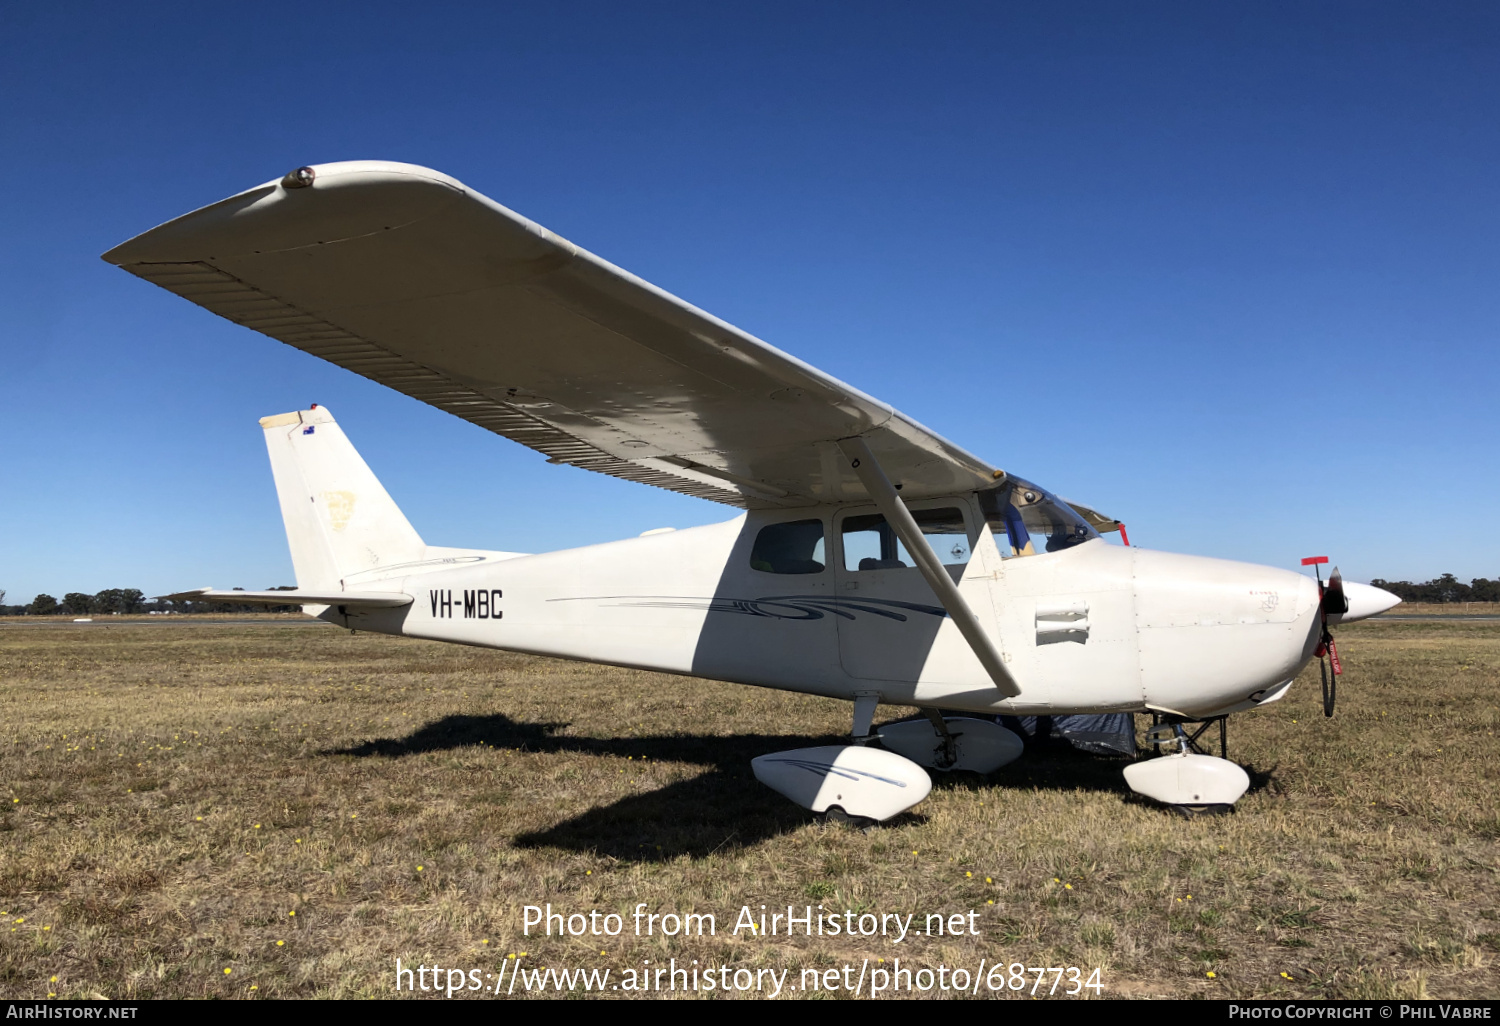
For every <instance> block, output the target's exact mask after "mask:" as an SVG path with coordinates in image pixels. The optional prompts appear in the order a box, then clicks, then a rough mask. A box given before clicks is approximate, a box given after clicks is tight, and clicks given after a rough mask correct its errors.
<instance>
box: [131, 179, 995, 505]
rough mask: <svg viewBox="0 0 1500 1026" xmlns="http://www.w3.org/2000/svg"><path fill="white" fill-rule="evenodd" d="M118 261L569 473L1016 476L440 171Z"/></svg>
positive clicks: (940, 491)
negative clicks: (857, 456)
mask: <svg viewBox="0 0 1500 1026" xmlns="http://www.w3.org/2000/svg"><path fill="white" fill-rule="evenodd" d="M104 259H105V260H107V261H109V262H110V263H113V264H117V265H119V266H121V267H123V268H125V269H126V270H128V271H130V272H131V273H133V274H137V275H139V276H140V277H142V278H145V279H146V280H147V281H150V282H152V283H154V284H156V285H160V286H161V287H162V288H165V289H168V290H170V291H172V292H175V293H177V294H178V295H180V296H183V297H184V298H187V299H190V300H192V301H193V302H194V303H197V304H198V305H200V306H202V307H204V308H206V309H208V310H211V311H213V312H214V313H216V314H219V315H220V316H222V317H226V318H228V319H229V320H231V321H234V322H235V323H237V324H243V325H245V326H246V327H250V328H254V329H255V330H257V331H260V332H262V333H264V334H266V335H270V336H271V337H272V338H275V339H279V340H281V341H282V342H285V343H287V344H288V345H292V346H295V347H297V348H298V349H301V350H303V351H305V352H308V353H312V354H313V355H314V356H319V357H322V358H323V359H325V360H329V361H331V362H333V363H336V364H338V365H339V366H341V367H346V368H348V369H349V370H352V371H354V372H356V373H358V374H362V375H364V376H365V377H367V378H370V379H372V380H374V381H378V382H380V383H382V384H384V385H389V386H390V387H392V388H395V389H397V390H399V391H401V392H404V393H406V394H407V395H410V396H412V397H414V398H416V399H420V400H422V401H423V402H426V403H429V404H431V405H433V406H436V407H438V408H439V409H443V410H446V411H448V412H449V413H452V414H455V415H457V416H459V417H462V418H464V419H465V420H468V421H470V422H472V423H474V424H477V425H479V426H480V427H483V428H486V429H488V430H490V431H494V432H495V433H497V434H500V435H504V436H505V437H507V438H510V439H513V440H514V441H517V442H520V443H521V444H523V445H527V446H530V447H531V448H533V449H536V450H538V451H539V452H542V453H544V454H545V455H547V456H548V457H549V459H550V460H551V461H552V462H554V463H567V464H571V465H574V466H578V467H584V468H586V469H588V470H595V471H599V472H601V473H605V474H610V475H613V476H615V477H621V478H626V479H629V480H632V481H641V482H644V483H646V484H651V485H656V486H658V487H662V488H668V489H671V490H673V491H677V492H684V493H686V494H688V495H696V496H699V497H701V498H705V499H712V500H714V501H716V502H723V503H727V504H729V505H732V506H739V507H741V508H765V507H777V506H803V505H811V504H814V503H818V502H829V501H839V500H841V499H847V498H859V497H863V496H864V495H865V491H864V488H863V486H862V485H861V484H860V482H859V479H858V478H857V477H856V476H855V474H854V473H853V472H852V471H851V470H850V469H849V467H848V463H847V461H846V460H845V459H843V458H842V457H841V456H840V453H839V450H838V448H837V446H836V444H835V443H836V442H837V441H838V440H839V439H847V438H852V437H855V436H862V437H863V438H864V439H865V440H866V442H867V443H868V445H869V447H870V450H871V451H872V452H873V453H874V454H875V456H876V458H877V459H878V460H879V462H880V463H881V465H882V466H883V467H884V469H885V471H886V473H887V475H888V476H889V477H890V479H891V480H892V481H893V482H895V483H896V484H898V485H899V486H900V487H901V488H902V495H904V496H905V497H907V498H920V497H922V496H935V495H948V494H953V493H955V492H961V491H968V490H972V489H974V488H978V487H985V486H987V485H989V484H992V483H993V481H994V479H995V478H999V477H1002V476H1003V474H1002V473H1001V472H1000V471H998V470H996V469H995V468H994V467H992V466H991V465H990V464H988V463H986V462H984V461H983V460H980V459H979V458H977V457H975V456H973V455H971V454H970V453H968V452H965V451H964V450H963V449H960V448H959V447H957V446H955V445H953V444H952V443H951V442H948V441H947V440H945V439H943V438H941V437H939V436H938V435H936V434H934V433H933V432H932V431H930V430H928V429H927V428H925V427H923V426H922V425H920V424H918V423H916V422H915V421H913V420H911V419H910V418H908V417H905V416H903V415H902V414H900V413H899V412H897V411H896V410H894V409H892V408H891V407H889V406H887V405H886V404H884V403H882V402H879V401H877V400H875V399H873V398H871V397H870V396H868V395H865V394H864V393H862V392H860V391H858V390H857V389H855V388H852V387H850V386H849V385H846V384H844V383H843V382H841V381H838V380H836V379H834V378H832V377H829V376H828V375H827V374H824V373H822V372H821V371H819V370H817V369H816V368H813V367H810V366H808V365H807V364H805V363H803V362H801V361H800V360H797V359H795V358H794V357H791V356H789V355H787V354H786V353H783V352H781V351H780V350H779V349H776V348H774V347H772V346H770V345H767V344H766V343H764V342H762V341H760V340H759V339H757V338H754V337H753V336H751V335H748V334H746V333H745V332H742V331H740V330H739V329H737V328H734V327H732V326H731V325H729V324H726V323H724V322H723V321H721V320H718V319H717V318H715V317H712V316H710V315H709V314H707V313H704V312H703V311H702V310H699V309H697V308H696V307H694V306H691V305H689V304H688V303H685V302H683V301H682V300H680V299H678V298H676V297H675V296H672V295H670V294H668V293H666V292H664V291H662V290H661V289H658V288H656V287H655V286H653V285H650V284H648V283H647V282H644V281H642V280H641V279H639V278H637V277H635V276H634V275H632V274H629V273H628V272H626V271H624V270H621V269H620V268H618V267H616V266H614V265H613V264H610V263H608V262H606V261H604V260H601V259H600V258H599V257H596V256H594V255H593V254H592V253H589V252H587V251H585V250H582V249H580V248H579V247H577V246H575V245H573V244H572V243H570V242H568V241H567V240H565V239H563V238H560V237H559V236H557V235H555V234H553V233H552V232H549V231H547V230H546V229H545V228H542V227H541V226H540V225H537V224H534V223H533V222H531V221H528V220H527V219H526V218H524V217H521V216H520V215H519V214H516V213H514V212H513V211H510V210H507V209H506V208H505V207H502V206H500V205H499V204H498V203H495V202H494V201H493V200H490V199H488V198H486V197H484V196H482V195H480V194H479V193H477V192H475V191H473V190H472V189H469V188H466V187H465V186H464V185H462V184H461V183H460V182H457V181H455V180H454V179H452V178H449V177H448V176H446V175H443V174H440V173H438V172H436V171H431V170H428V169H427V168H423V167H417V166H415V165H411V164H396V163H388V162H382V161H350V162H345V163H336V164H322V165H317V166H314V167H311V168H299V169H298V170H297V171H294V172H292V173H291V174H289V175H287V176H286V178H284V179H281V180H279V181H273V182H267V183H266V184H264V185H261V186H258V187H256V188H254V189H250V190H248V191H246V192H242V193H240V194H239V195H237V196H232V197H230V198H229V199H226V200H223V201H221V202H219V203H216V204H213V205H212V206H208V207H204V208H203V209H201V210H197V211H194V212H193V213H190V214H186V215H184V216H182V217H179V218H177V219H176V220H173V221H169V222H168V223H166V224H164V225H161V226H160V227H158V228H155V229H153V230H151V231H149V232H146V233H145V234H144V235H140V236H137V237H136V238H134V239H131V240H130V241H129V242H126V243H124V244H123V245H120V246H118V247H116V248H115V249H112V250H110V251H109V252H108V253H106V254H104Z"/></svg>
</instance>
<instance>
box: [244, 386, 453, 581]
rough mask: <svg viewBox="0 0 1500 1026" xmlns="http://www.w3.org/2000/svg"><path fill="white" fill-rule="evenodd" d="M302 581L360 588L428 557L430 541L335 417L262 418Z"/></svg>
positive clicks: (315, 411)
mask: <svg viewBox="0 0 1500 1026" xmlns="http://www.w3.org/2000/svg"><path fill="white" fill-rule="evenodd" d="M260 426H261V427H262V428H264V429H265V433H266V449H267V450H268V451H269V452H270V454H271V473H272V474H273V475H274V476H275V478H276V494H277V496H278V497H279V498H280V499H281V517H282V520H283V521H284V522H285V523H286V538H287V543H288V544H289V545H290V546H291V550H292V567H293V569H295V570H296V573H297V587H298V588H302V589H317V588H324V589H327V588H333V589H340V590H342V589H351V590H358V589H360V588H361V587H364V586H367V585H368V583H369V582H372V581H377V580H380V579H382V578H384V577H388V576H394V575H397V574H399V573H401V571H400V570H399V569H397V568H398V567H400V566H402V565H404V564H409V563H412V562H414V561H417V560H420V559H422V558H423V557H424V556H425V555H426V549H427V547H426V545H424V544H423V542H422V539H421V538H420V537H418V536H417V532H416V531H415V530H413V529H412V526H411V524H410V523H408V522H407V519H406V517H405V516H404V515H403V514H402V512H401V510H400V509H398V508H397V507H396V504H395V502H393V501H392V500H391V497H390V495H389V494H387V492H386V490H385V488H384V487H382V486H381V484H380V482H379V481H378V480H376V478H375V475H374V474H373V473H371V472H370V468H369V467H368V466H367V465H366V464H365V461H364V460H363V459H361V458H360V455H359V453H358V452H356V451H355V450H354V446H353V445H351V444H350V442H349V439H348V438H347V437H345V435H344V432H343V431H342V430H341V429H340V428H339V426H338V424H336V423H335V422H334V419H333V415H332V414H331V413H329V412H328V411H327V410H325V409H322V408H321V407H318V406H314V407H313V408H312V409H310V410H301V411H298V412H296V413H282V414H278V415H277V416H274V417H263V418H262V419H261V422H260Z"/></svg>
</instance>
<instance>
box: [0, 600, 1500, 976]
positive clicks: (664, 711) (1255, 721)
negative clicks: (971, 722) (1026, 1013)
mask: <svg viewBox="0 0 1500 1026" xmlns="http://www.w3.org/2000/svg"><path fill="white" fill-rule="evenodd" d="M232 619H233V620H236V621H239V622H237V623H230V624H224V625H214V626H208V625H204V624H203V622H202V621H199V622H197V623H194V624H187V623H181V622H177V623H162V622H146V623H130V622H126V621H124V620H116V619H112V620H110V621H107V622H105V621H101V622H99V623H95V624H92V625H77V626H75V625H71V624H66V625H65V624H29V625H28V624H21V623H17V624H7V625H5V626H4V627H0V802H3V808H0V912H3V913H4V915H3V916H0V920H3V923H4V929H3V930H0V997H7V998H40V997H46V996H47V995H49V994H56V995H58V996H59V997H80V998H81V997H89V996H100V995H104V996H109V997H113V998H151V997H208V996H223V997H238V998H271V997H285V996H320V997H355V996H390V995H392V994H393V989H392V988H393V985H394V973H393V970H394V967H395V960H396V959H397V958H398V957H399V958H401V959H402V960H403V963H404V964H405V965H408V966H409V965H411V964H414V963H427V964H431V963H439V964H441V965H443V966H444V967H445V968H446V967H449V966H453V967H460V968H464V969H477V970H480V971H481V972H488V973H495V972H499V971H501V970H502V969H503V968H505V967H508V966H510V965H512V964H514V959H512V958H511V956H513V955H520V954H521V953H523V952H524V953H525V954H524V964H526V965H529V966H533V967H544V966H549V967H610V968H612V969H614V970H615V971H616V972H618V971H620V970H623V969H624V968H626V967H631V966H640V965H641V964H642V963H643V962H644V961H645V960H647V959H649V960H651V962H652V964H654V965H657V964H660V962H661V960H664V959H671V958H676V959H677V960H678V962H679V964H681V963H682V962H684V961H685V960H686V961H691V960H692V959H695V958H696V959H699V960H700V962H701V963H702V964H703V965H708V964H710V963H712V964H719V963H727V964H729V965H731V966H734V967H743V968H750V969H755V968H775V969H777V970H780V969H786V968H789V969H791V970H792V973H791V975H790V979H791V980H792V981H796V980H797V979H798V978H799V973H800V971H801V970H802V969H804V968H809V967H818V968H823V967H830V966H840V965H842V964H844V963H846V962H847V963H852V964H854V965H855V966H858V965H860V964H861V963H862V961H863V960H864V959H865V958H869V959H870V961H871V964H872V965H876V964H878V963H876V962H875V959H877V958H884V959H886V960H887V963H889V961H890V960H891V959H892V958H894V957H897V956H899V957H901V958H902V959H903V961H905V962H907V964H908V965H926V966H931V967H936V966H937V965H938V963H945V964H946V965H948V966H950V967H952V966H966V967H968V968H970V969H973V968H974V967H975V966H976V965H977V963H978V962H979V960H980V959H981V958H985V959H988V960H989V961H990V962H994V961H996V960H999V961H1001V962H1005V963H1009V962H1013V961H1020V962H1024V963H1026V964H1027V965H1036V966H1080V967H1085V968H1086V969H1087V968H1092V967H1096V966H1097V967H1100V968H1101V969H1102V974H1101V978H1102V981H1103V984H1104V994H1105V996H1151V995H1177V996H1209V997H1266V998H1272V997H1400V996H1406V997H1417V996H1429V997H1494V996H1495V995H1497V994H1500V900H1497V898H1500V884H1497V879H1496V872H1497V869H1500V812H1497V809H1500V803H1497V798H1496V785H1497V781H1500V770H1497V755H1500V744H1497V740H1496V737H1495V732H1496V730H1497V720H1500V716H1497V709H1496V694H1497V690H1500V623H1484V622H1446V623H1445V622H1437V623H1434V622H1395V623H1393V622H1386V623H1381V622H1375V623H1371V624H1361V625H1355V626H1351V627H1348V628H1345V629H1344V630H1343V631H1342V632H1341V633H1340V642H1341V646H1340V650H1341V653H1342V654H1343V656H1344V660H1345V665H1346V669H1347V673H1346V675H1345V677H1344V678H1343V685H1342V688H1341V705H1340V708H1339V710H1338V713H1337V715H1336V717H1335V718H1334V719H1332V720H1325V719H1324V718H1323V716H1322V714H1321V712H1320V710H1319V708H1318V685H1317V668H1316V666H1314V667H1313V668H1312V671H1311V674H1310V675H1304V678H1303V680H1302V681H1301V682H1300V683H1299V685H1298V686H1297V687H1296V688H1294V689H1293V691H1292V693H1291V695H1290V696H1289V697H1288V698H1287V699H1286V700H1284V701H1283V702H1281V703H1279V704H1278V705H1274V706H1271V707H1268V708H1267V709H1264V710H1261V711H1259V712H1257V713H1254V714H1247V715H1243V716H1238V717H1236V718H1235V719H1234V721H1233V722H1232V723H1231V729H1230V743H1231V755H1232V756H1233V757H1234V758H1236V759H1237V760H1238V761H1240V762H1242V763H1244V764H1246V765H1247V766H1248V767H1249V768H1250V769H1251V770H1252V777H1253V779H1254V781H1255V786H1254V789H1253V790H1252V791H1251V793H1250V794H1248V795H1247V796H1246V797H1245V798H1244V800H1243V801H1242V802H1241V803H1240V806H1239V809H1238V811H1237V812H1236V813H1235V814H1233V815H1229V816H1222V817H1213V818H1200V819H1196V820H1184V819H1181V818H1178V817H1176V816H1174V815H1172V814H1169V813H1168V812H1165V811H1163V810H1162V809H1160V808H1158V807H1153V806H1151V805H1149V804H1147V803H1144V802H1141V801H1137V800H1135V799H1133V798H1132V797H1131V796H1130V795H1129V793H1128V792H1127V791H1126V789H1125V787H1124V784H1123V780H1122V778H1121V776H1120V769H1121V765H1122V763H1120V762H1119V761H1111V760H1106V759H1095V758H1091V757H1087V756H1080V755H1075V754H1072V753H1069V752H1043V753H1039V754H1034V755H1028V756H1027V757H1026V758H1024V759H1022V760H1021V761H1020V762H1018V763H1015V764H1013V765H1012V766H1009V767H1006V768H1005V769H1003V770H1001V771H1000V772H999V773H998V774H996V775H994V776H993V777H991V778H986V779H979V778H970V779H952V780H943V781H940V782H939V783H938V784H937V786H936V787H935V789H934V791H933V793H932V795H931V796H930V797H929V798H928V799H927V800H926V801H925V802H923V803H922V804H921V805H919V806H917V808H916V809H915V810H914V811H913V812H912V813H911V814H908V815H907V816H905V817H903V818H902V819H900V820H898V821H896V822H894V823H892V824H890V825H887V826H885V827H883V828H880V829H876V830H874V831H871V832H868V833H866V832H860V831H857V830H853V829H849V828H847V827H839V826H828V827H824V826H821V825H819V824H817V823H815V822H813V821H812V818H811V817H810V815H808V814H806V813H804V812H802V811H801V810H800V809H798V808H796V807H794V806H792V805H791V804H790V803H788V802H786V801H785V800H784V799H782V798H781V797H779V796H778V795H776V794H774V793H772V792H770V791H768V790H766V789H765V788H763V787H761V786H760V785H759V784H757V783H756V782H755V780H754V779H753V777H752V776H751V774H750V768H749V761H750V759H751V757H752V756H754V755H757V754H761V753H764V752H768V751H772V750H775V749H778V748H790V747H795V746H801V745H805V744H812V743H818V742H826V741H832V740H836V738H837V736H838V735H839V734H841V733H842V732H844V731H846V730H847V729H848V724H849V707H848V705H847V704H844V703H837V702H832V701H827V700H822V699H814V698H804V697H798V696H793V695H785V694H780V693H776V692H769V691H760V690H757V689H752V688H745V687H737V686H731V685H727V684H720V683H715V682H710V681H701V680H693V679H682V678H674V677H666V676H659V675H654V674H649V673H638V672H631V671H624V670H616V669H610V668H605V667H595V666H588V665H582V664H570V663H561V662H552V661H548V660H544V659H535V658H529V657H524V656H517V655H510V654H506V653H499V652H489V651H481V650H475V649H464V648H458V647H452V646H447V647H445V646H441V645H436V644H429V643H424V642H417V641H408V640H401V639H393V638H386V637H380V636H372V635H363V634H361V635H350V634H348V633H346V632H344V631H342V630H339V629H337V628H332V627H325V626H314V625H308V626H293V625H277V624H275V623H274V622H259V623H257V622H249V623H247V622H245V621H246V620H252V621H253V618H232ZM293 619H295V618H293ZM881 712H882V714H884V713H887V712H888V710H886V709H884V708H883V709H882V710H881ZM890 712H894V711H890ZM1140 722H1141V724H1142V725H1144V720H1143V719H1142V720H1141V721H1140ZM548 902H550V903H551V904H552V905H553V907H554V908H555V909H561V910H564V911H579V910H581V911H583V912H587V911H588V910H590V909H593V908H598V909H600V910H601V911H609V912H620V913H624V914H626V915H628V914H629V913H630V911H631V910H632V909H633V908H634V907H635V906H636V904H637V903H639V902H645V903H647V905H649V906H650V909H651V910H652V911H656V912H677V913H685V912H711V913H714V914H715V915H716V916H717V917H718V934H717V936H714V937H704V938H701V939H700V938H692V939H685V938H674V939H668V938H663V937H660V936H654V937H642V938H637V937H635V936H633V935H631V933H630V931H629V930H628V929H627V931H626V932H625V933H624V934H622V935H621V936H619V937H612V938H602V939H601V938H596V937H587V938H566V939H559V938H556V937H554V938H552V939H547V938H538V937H535V936H532V937H524V936H523V935H522V932H521V913H520V907H521V906H522V905H525V904H529V903H536V904H545V903H548ZM819 903H821V904H822V905H824V906H825V907H826V908H829V909H838V910H840V911H842V910H843V909H845V908H851V909H854V910H856V912H861V911H873V912H878V913H881V912H899V913H908V912H911V913H917V916H918V918H917V922H918V923H920V922H921V921H922V916H923V915H925V914H927V913H929V912H967V911H968V910H970V909H977V910H978V911H979V915H978V917H977V922H978V924H979V929H980V931H981V936H978V937H920V936H910V937H908V938H907V939H906V941H905V942H904V943H902V944H900V945H893V944H891V943H890V942H889V941H881V940H879V939H863V938H856V939H854V940H850V939H848V938H845V937H826V936H825V937H821V938H819V937H813V938H806V937H795V938H790V939H789V938H786V937H784V936H778V937H774V938H757V937H753V936H750V935H748V934H747V933H746V932H745V931H741V933H740V935H739V936H733V935H731V934H730V928H731V926H732V923H733V920H734V918H735V914H736V913H737V911H738V910H739V908H740V906H742V905H747V904H748V905H751V906H752V907H753V908H758V906H760V905H761V904H765V905H768V906H771V907H773V908H774V907H775V906H778V905H780V906H785V905H787V904H793V905H797V906H798V907H799V908H800V907H801V906H803V905H806V904H814V905H816V904H819ZM628 922H629V920H628V919H627V923H628ZM1049 979H1050V978H1049ZM522 992H523V988H520V987H518V988H517V995H518V996H519V995H520V994H521V993H522ZM983 993H984V991H981V994H983ZM427 996H431V995H427Z"/></svg>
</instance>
